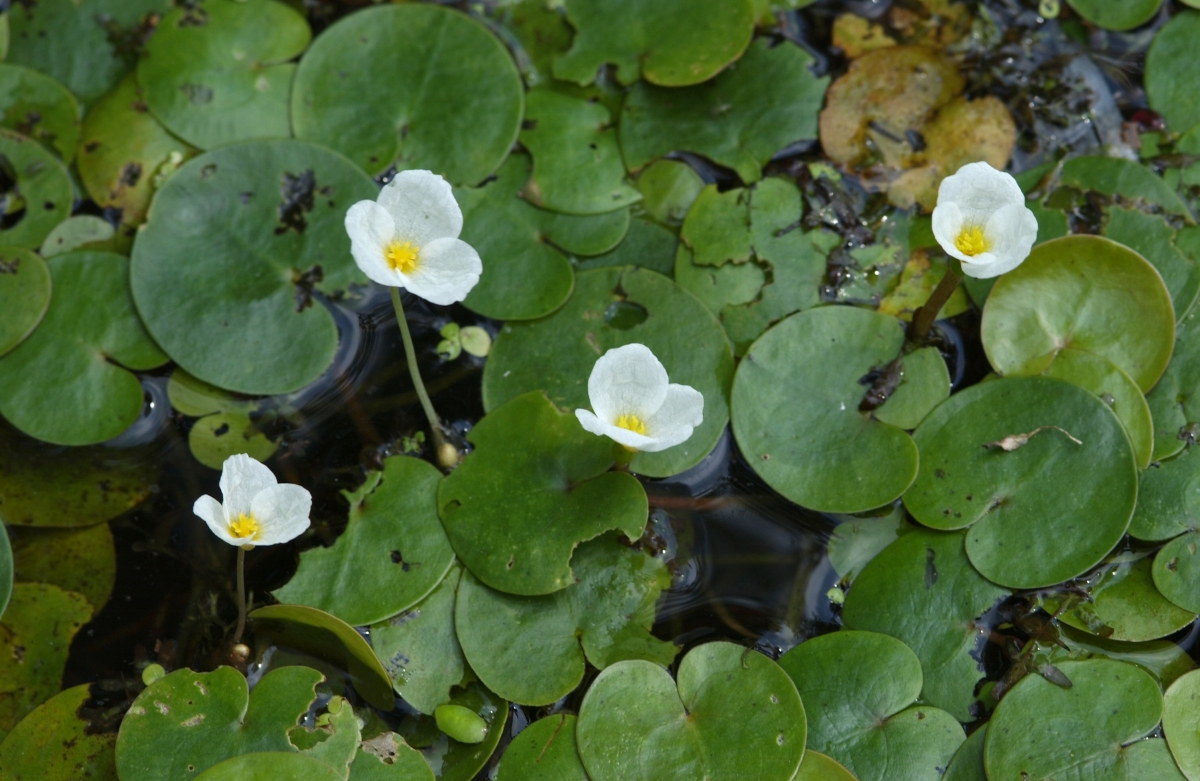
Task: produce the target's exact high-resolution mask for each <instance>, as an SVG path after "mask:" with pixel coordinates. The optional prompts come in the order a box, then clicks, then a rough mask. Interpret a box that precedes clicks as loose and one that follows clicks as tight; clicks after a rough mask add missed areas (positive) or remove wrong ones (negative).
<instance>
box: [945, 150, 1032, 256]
mask: <svg viewBox="0 0 1200 781" xmlns="http://www.w3.org/2000/svg"><path fill="white" fill-rule="evenodd" d="M1037 232H1038V224H1037V217H1034V216H1033V212H1031V211H1029V209H1027V208H1026V207H1025V195H1024V193H1022V192H1021V187H1020V186H1019V185H1018V184H1017V180H1016V179H1013V178H1012V177H1011V176H1009V175H1008V174H1006V173H1004V172H1003V171H997V170H996V169H995V168H992V167H991V166H990V165H988V164H987V163H969V164H967V165H964V166H963V167H962V168H960V169H958V172H957V173H955V174H954V175H953V176H947V177H946V178H945V179H943V180H942V186H941V187H940V188H938V201H937V207H936V208H935V209H934V210H933V235H934V237H935V238H936V239H937V241H938V244H941V245H942V249H944V250H946V252H948V253H949V254H950V255H951V256H953V257H955V258H958V259H959V260H961V261H962V270H963V273H964V274H966V275H967V276H968V277H975V278H976V279H990V278H991V277H998V276H1000V275H1001V274H1003V273H1005V272H1006V271H1012V270H1013V269H1014V268H1016V267H1017V266H1019V265H1021V262H1022V261H1024V260H1025V258H1027V257H1029V250H1030V249H1031V248H1032V247H1033V242H1034V241H1036V240H1037Z"/></svg>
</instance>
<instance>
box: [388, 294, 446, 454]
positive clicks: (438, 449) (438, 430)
mask: <svg viewBox="0 0 1200 781" xmlns="http://www.w3.org/2000/svg"><path fill="white" fill-rule="evenodd" d="M391 293H392V307H393V308H394V309H395V310H396V322H397V323H399V325H400V338H401V339H403V340H404V357H405V358H406V359H407V360H408V373H409V374H410V375H411V376H412V381H413V387H414V388H415V389H416V391H417V398H418V399H420V400H421V408H422V409H423V410H425V417H427V418H429V428H430V430H431V431H432V432H433V452H434V455H435V456H436V457H437V459H438V462H439V463H441V462H443V461H444V460H445V459H444V457H443V450H444V448H443V445H444V444H445V439H444V438H443V437H442V424H441V421H439V420H438V416H437V412H435V411H434V409H433V402H432V401H430V400H429V394H428V393H426V392H425V383H424V382H422V381H421V370H420V369H419V368H418V367H417V351H416V349H415V348H414V347H413V340H412V334H411V333H409V331H408V319H407V318H405V316H404V306H403V305H402V304H401V303H400V289H399V288H395V287H393V288H391ZM456 455H457V453H456Z"/></svg>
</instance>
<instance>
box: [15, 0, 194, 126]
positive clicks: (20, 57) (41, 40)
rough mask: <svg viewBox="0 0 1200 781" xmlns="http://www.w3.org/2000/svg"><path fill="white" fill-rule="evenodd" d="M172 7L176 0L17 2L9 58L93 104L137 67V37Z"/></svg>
mask: <svg viewBox="0 0 1200 781" xmlns="http://www.w3.org/2000/svg"><path fill="white" fill-rule="evenodd" d="M171 7H172V2H171V0H36V2H29V3H25V2H21V3H14V4H13V7H12V9H11V13H9V14H7V15H6V18H7V19H8V24H9V30H8V34H7V35H6V36H5V40H6V41H7V43H8V61H9V62H12V63H16V64H18V65H24V66H26V67H28V68H33V69H34V70H38V71H41V72H42V73H45V74H47V75H48V76H50V77H52V78H54V79H56V80H58V81H59V82H61V83H62V84H63V85H65V86H66V87H67V89H69V90H70V91H71V92H73V93H74V94H75V95H76V96H77V97H78V98H79V100H80V101H82V102H83V103H84V104H87V105H90V104H91V103H92V102H94V101H95V100H96V99H97V98H99V97H100V96H101V95H103V94H104V93H106V92H108V91H109V90H110V89H112V88H113V87H114V86H115V85H116V83H117V82H118V81H120V80H121V77H122V76H123V75H125V73H126V72H128V71H129V70H130V69H131V68H132V67H133V64H134V59H135V57H136V54H137V52H136V49H135V45H136V44H135V43H134V41H135V40H136V39H137V38H138V37H140V36H141V35H144V34H146V33H148V32H149V31H151V30H153V29H154V21H155V16H156V15H158V14H162V13H166V12H167V11H168V10H170V8H171ZM114 33H115V34H117V35H119V36H121V39H119V40H120V42H117V41H114V39H113V35H114ZM125 36H128V37H127V38H126V37H125Z"/></svg>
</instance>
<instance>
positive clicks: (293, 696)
mask: <svg viewBox="0 0 1200 781" xmlns="http://www.w3.org/2000/svg"><path fill="white" fill-rule="evenodd" d="M323 680H324V676H323V675H322V674H321V673H319V672H317V671H316V670H313V669H311V668H309V667H280V668H278V669H275V670H272V671H271V672H269V673H267V674H266V675H264V676H263V677H262V680H260V681H259V682H258V683H257V684H255V686H254V691H253V692H251V691H249V689H248V688H247V685H246V678H245V676H243V675H242V674H241V673H239V672H238V671H237V670H235V669H233V668H232V667H218V668H217V669H216V670H214V671H212V672H209V673H197V672H193V671H191V670H188V669H181V670H176V671H175V672H173V673H171V674H169V675H166V676H164V677H162V678H159V679H158V680H157V681H155V682H154V683H152V684H150V685H149V686H147V687H146V689H145V690H144V691H143V692H142V693H141V694H139V695H138V697H137V699H136V700H134V702H133V705H131V706H130V708H129V712H128V713H127V714H126V716H125V718H124V719H123V720H122V721H121V730H120V732H119V733H118V735H117V772H118V773H119V774H120V775H121V777H123V778H136V779H142V780H143V781H159V780H160V779H161V781H167V780H168V779H171V781H178V780H184V779H192V778H195V777H196V776H197V775H199V774H200V773H203V772H204V771H205V769H207V768H209V767H212V766H213V765H216V764H217V763H219V762H221V761H222V760H224V759H227V758H229V757H234V756H237V755H239V754H249V753H251V752H259V751H264V752H265V751H272V752H275V751H279V752H282V751H289V752H291V751H296V750H297V749H296V747H295V746H294V745H293V744H292V742H291V740H290V739H289V736H288V732H289V731H290V730H292V729H303V728H298V727H297V726H296V725H297V723H298V721H299V719H300V717H301V716H303V715H304V714H305V713H306V712H307V711H308V708H309V705H310V704H311V703H312V702H313V700H315V699H316V697H317V694H316V687H317V684H319V683H321V682H322V681H323Z"/></svg>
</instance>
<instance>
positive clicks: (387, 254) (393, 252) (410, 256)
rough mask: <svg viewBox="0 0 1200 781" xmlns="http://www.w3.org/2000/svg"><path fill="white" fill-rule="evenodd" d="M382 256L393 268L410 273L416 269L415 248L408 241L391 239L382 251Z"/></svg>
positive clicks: (403, 272)
mask: <svg viewBox="0 0 1200 781" xmlns="http://www.w3.org/2000/svg"><path fill="white" fill-rule="evenodd" d="M383 257H384V258H385V259H386V260H387V264H388V265H389V266H391V267H392V269H393V270H395V271H399V272H400V273H401V274H411V273H413V272H414V271H416V269H417V265H418V263H419V261H418V260H417V248H416V247H414V246H413V245H412V242H410V241H393V242H392V243H391V244H389V245H387V248H386V249H384V251H383Z"/></svg>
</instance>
